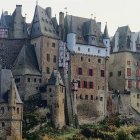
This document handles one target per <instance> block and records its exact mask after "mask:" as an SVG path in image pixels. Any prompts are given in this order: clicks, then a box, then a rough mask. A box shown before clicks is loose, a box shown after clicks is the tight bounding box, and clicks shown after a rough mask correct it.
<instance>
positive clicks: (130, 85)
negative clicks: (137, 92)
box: [128, 80, 132, 88]
mask: <svg viewBox="0 0 140 140" xmlns="http://www.w3.org/2000/svg"><path fill="white" fill-rule="evenodd" d="M131 87H132V81H130V80H129V81H128V88H131Z"/></svg>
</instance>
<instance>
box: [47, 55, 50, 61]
mask: <svg viewBox="0 0 140 140" xmlns="http://www.w3.org/2000/svg"><path fill="white" fill-rule="evenodd" d="M47 61H48V62H50V54H47Z"/></svg>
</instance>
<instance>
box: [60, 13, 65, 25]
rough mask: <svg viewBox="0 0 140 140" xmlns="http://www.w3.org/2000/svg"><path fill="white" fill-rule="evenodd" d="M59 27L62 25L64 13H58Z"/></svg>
mask: <svg viewBox="0 0 140 140" xmlns="http://www.w3.org/2000/svg"><path fill="white" fill-rule="evenodd" d="M59 25H61V26H63V25H64V13H63V12H60V13H59Z"/></svg>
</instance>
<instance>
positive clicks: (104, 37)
mask: <svg viewBox="0 0 140 140" xmlns="http://www.w3.org/2000/svg"><path fill="white" fill-rule="evenodd" d="M103 43H104V45H105V46H106V48H107V56H109V55H110V39H109V35H108V29H107V24H106V25H105V29H104V34H103Z"/></svg>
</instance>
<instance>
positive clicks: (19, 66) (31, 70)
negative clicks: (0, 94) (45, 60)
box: [12, 44, 41, 75]
mask: <svg viewBox="0 0 140 140" xmlns="http://www.w3.org/2000/svg"><path fill="white" fill-rule="evenodd" d="M12 72H13V74H14V75H28V74H29V75H41V73H40V71H39V68H38V63H37V58H36V54H35V50H34V46H33V45H30V44H29V45H24V46H23V48H22V49H21V51H20V53H19V55H18V57H17V59H16V61H15V64H14V67H13V69H12Z"/></svg>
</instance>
